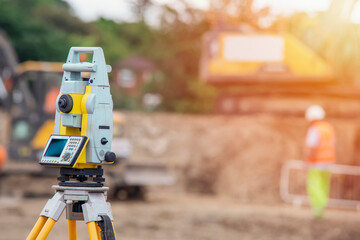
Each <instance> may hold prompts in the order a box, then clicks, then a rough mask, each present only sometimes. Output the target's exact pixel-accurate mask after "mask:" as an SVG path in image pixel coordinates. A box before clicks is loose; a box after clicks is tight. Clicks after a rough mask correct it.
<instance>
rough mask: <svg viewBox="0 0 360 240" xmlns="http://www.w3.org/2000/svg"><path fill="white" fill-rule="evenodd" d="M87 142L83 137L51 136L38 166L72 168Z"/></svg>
mask: <svg viewBox="0 0 360 240" xmlns="http://www.w3.org/2000/svg"><path fill="white" fill-rule="evenodd" d="M87 142H88V138H87V137H85V136H70V135H51V136H50V138H49V140H48V142H47V144H46V147H45V149H44V153H43V155H42V157H41V160H40V164H43V165H55V166H69V167H71V166H73V165H74V163H75V162H76V160H77V159H78V157H79V155H80V153H81V151H82V150H83V149H84V147H85V146H86V144H87Z"/></svg>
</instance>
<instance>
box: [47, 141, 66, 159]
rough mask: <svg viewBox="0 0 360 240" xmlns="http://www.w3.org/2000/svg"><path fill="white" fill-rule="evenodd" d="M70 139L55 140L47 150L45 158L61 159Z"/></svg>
mask: <svg viewBox="0 0 360 240" xmlns="http://www.w3.org/2000/svg"><path fill="white" fill-rule="evenodd" d="M67 141H68V139H56V138H53V139H52V140H51V142H50V144H49V147H48V149H47V150H46V153H45V155H44V156H45V157H60V155H61V153H62V151H63V149H64V148H65V145H66V143H67Z"/></svg>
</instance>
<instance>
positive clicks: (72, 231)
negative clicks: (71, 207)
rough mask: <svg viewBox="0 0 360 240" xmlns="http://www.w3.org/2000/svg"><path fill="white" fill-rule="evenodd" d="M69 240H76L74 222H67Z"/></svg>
mask: <svg viewBox="0 0 360 240" xmlns="http://www.w3.org/2000/svg"><path fill="white" fill-rule="evenodd" d="M68 226H69V240H76V221H75V220H68Z"/></svg>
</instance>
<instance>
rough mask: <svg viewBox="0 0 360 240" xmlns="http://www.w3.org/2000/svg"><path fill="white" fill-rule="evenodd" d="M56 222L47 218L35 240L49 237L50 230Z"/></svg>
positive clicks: (43, 239)
mask: <svg viewBox="0 0 360 240" xmlns="http://www.w3.org/2000/svg"><path fill="white" fill-rule="evenodd" d="M55 223H56V221H55V220H54V219H52V218H48V220H47V221H46V223H45V225H44V227H43V228H42V229H41V231H40V233H39V236H38V237H37V238H36V240H45V239H46V238H47V236H48V235H49V233H50V231H51V229H52V228H53V226H54V225H55Z"/></svg>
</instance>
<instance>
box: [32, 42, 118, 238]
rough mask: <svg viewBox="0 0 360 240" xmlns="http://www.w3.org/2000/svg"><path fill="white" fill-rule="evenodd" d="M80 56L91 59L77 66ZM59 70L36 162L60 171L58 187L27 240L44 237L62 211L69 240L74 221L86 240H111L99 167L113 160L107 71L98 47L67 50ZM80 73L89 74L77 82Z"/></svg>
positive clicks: (110, 98)
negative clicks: (49, 124)
mask: <svg viewBox="0 0 360 240" xmlns="http://www.w3.org/2000/svg"><path fill="white" fill-rule="evenodd" d="M82 53H86V54H92V61H91V62H80V56H79V55H80V54H82ZM63 70H64V74H63V78H62V83H61V89H60V93H59V95H58V97H57V106H56V108H57V111H56V115H55V129H54V134H53V135H51V136H50V138H49V140H48V142H47V144H46V146H45V149H44V152H43V155H42V157H41V160H40V164H41V165H46V166H53V167H60V176H59V177H58V180H59V185H56V186H53V188H54V189H55V191H56V193H55V195H54V197H53V198H52V199H50V200H49V201H48V202H47V204H46V205H45V207H44V209H43V210H42V212H41V214H40V218H39V220H38V221H37V223H36V224H35V226H34V228H33V229H32V231H31V233H30V234H29V236H28V238H27V239H28V240H30V239H46V237H47V236H48V234H49V233H50V231H51V229H52V227H53V226H54V224H55V222H56V221H57V220H58V219H59V218H60V216H61V214H62V212H63V210H64V209H66V218H67V219H68V224H69V239H71V240H75V239H76V221H77V220H84V221H85V222H86V224H87V227H88V232H89V236H90V239H91V240H92V239H94V240H95V239H99V240H100V239H102V240H104V239H106V240H109V239H115V234H114V229H113V224H112V221H113V217H112V213H111V207H110V204H109V203H107V202H106V192H107V190H108V188H107V187H103V182H104V181H105V179H104V178H103V169H102V168H101V165H103V164H111V163H113V162H114V161H115V158H116V156H115V154H114V153H113V152H111V141H112V134H113V131H112V129H113V123H112V119H113V118H112V109H113V102H112V97H111V94H110V85H109V80H108V72H110V71H111V67H110V66H109V65H106V63H105V57H104V53H103V51H102V49H101V48H100V47H90V48H88V47H72V48H71V49H70V52H69V55H68V58H67V60H66V63H65V64H64V65H63ZM84 72H90V76H89V77H88V78H82V74H81V73H84Z"/></svg>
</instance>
